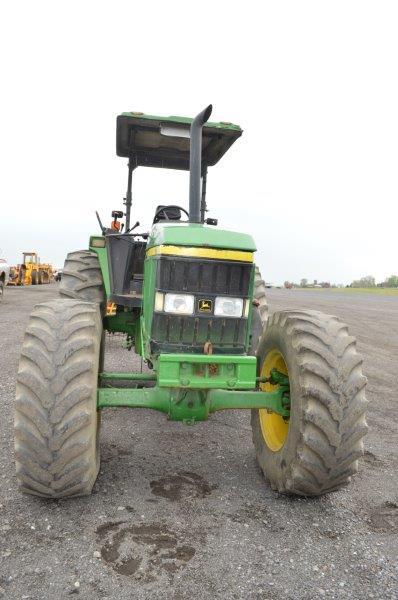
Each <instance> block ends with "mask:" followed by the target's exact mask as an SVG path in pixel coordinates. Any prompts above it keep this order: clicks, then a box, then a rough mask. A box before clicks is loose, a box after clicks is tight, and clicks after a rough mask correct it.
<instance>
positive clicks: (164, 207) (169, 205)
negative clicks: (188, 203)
mask: <svg viewBox="0 0 398 600" xmlns="http://www.w3.org/2000/svg"><path fill="white" fill-rule="evenodd" d="M168 208H178V209H179V210H182V212H183V213H185V214H186V215H187V217H188V219H189V213H188V211H187V210H185V208H182V206H177V205H176V204H168V205H167V206H163V207H162V208H160V209H159V210H158V211H156V213H155V216H154V217H153V222H154V223H156V222H157V221H156V219H157V218H158V216H159V215H161V214H162V213H163V214H164V217H165V220H166V221H174V220H177V219H170V218H169V217H168V216H167V212H166V210H167V209H168Z"/></svg>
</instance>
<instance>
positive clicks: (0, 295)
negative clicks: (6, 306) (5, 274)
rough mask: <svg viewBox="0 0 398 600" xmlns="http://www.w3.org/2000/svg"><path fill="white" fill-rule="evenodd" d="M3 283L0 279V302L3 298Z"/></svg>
mask: <svg viewBox="0 0 398 600" xmlns="http://www.w3.org/2000/svg"><path fill="white" fill-rule="evenodd" d="M5 287H6V286H5V283H4V281H3V280H2V279H0V302H2V301H3V300H4V290H5Z"/></svg>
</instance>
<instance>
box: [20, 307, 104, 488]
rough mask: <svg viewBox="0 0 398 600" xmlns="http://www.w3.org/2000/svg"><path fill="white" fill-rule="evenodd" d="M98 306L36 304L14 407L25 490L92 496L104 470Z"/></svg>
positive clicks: (21, 476) (24, 342)
mask: <svg viewBox="0 0 398 600" xmlns="http://www.w3.org/2000/svg"><path fill="white" fill-rule="evenodd" d="M101 338H102V320H101V315H100V312H99V309H98V306H97V305H96V304H93V303H89V302H81V301H76V300H61V299H59V300H54V301H51V302H44V303H42V304H38V305H36V306H35V308H34V309H33V311H32V314H31V316H30V320H29V322H28V326H27V329H26V333H25V338H24V341H23V345H22V351H21V358H20V363H19V370H18V376H17V396H16V410H15V456H16V471H17V477H18V480H19V484H20V488H21V490H22V491H23V492H26V493H29V494H34V495H37V496H44V497H47V498H63V497H69V496H84V495H87V494H90V492H91V489H92V487H93V485H94V482H95V480H96V478H97V475H98V470H99V447H98V446H99V445H98V437H99V416H98V415H99V413H98V412H97V384H98V369H99V363H100V357H101Z"/></svg>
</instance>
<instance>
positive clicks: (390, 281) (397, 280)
mask: <svg viewBox="0 0 398 600" xmlns="http://www.w3.org/2000/svg"><path fill="white" fill-rule="evenodd" d="M376 286H378V287H386V288H396V287H398V275H390V277H387V279H385V281H382V282H381V283H376V279H375V278H374V277H373V275H366V277H361V279H355V280H354V281H353V282H352V283H351V285H350V287H354V288H372V287H376Z"/></svg>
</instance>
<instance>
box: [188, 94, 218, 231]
mask: <svg viewBox="0 0 398 600" xmlns="http://www.w3.org/2000/svg"><path fill="white" fill-rule="evenodd" d="M212 110H213V106H212V105H211V104H209V106H207V107H206V108H205V109H204V110H202V112H200V113H199V114H198V115H196V117H195V118H194V120H193V121H192V124H191V132H190V148H189V220H190V222H191V223H200V222H201V217H200V203H201V181H200V180H201V176H202V128H203V125H204V124H205V123H206V121H208V119H209V117H210V115H211V111H212Z"/></svg>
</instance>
